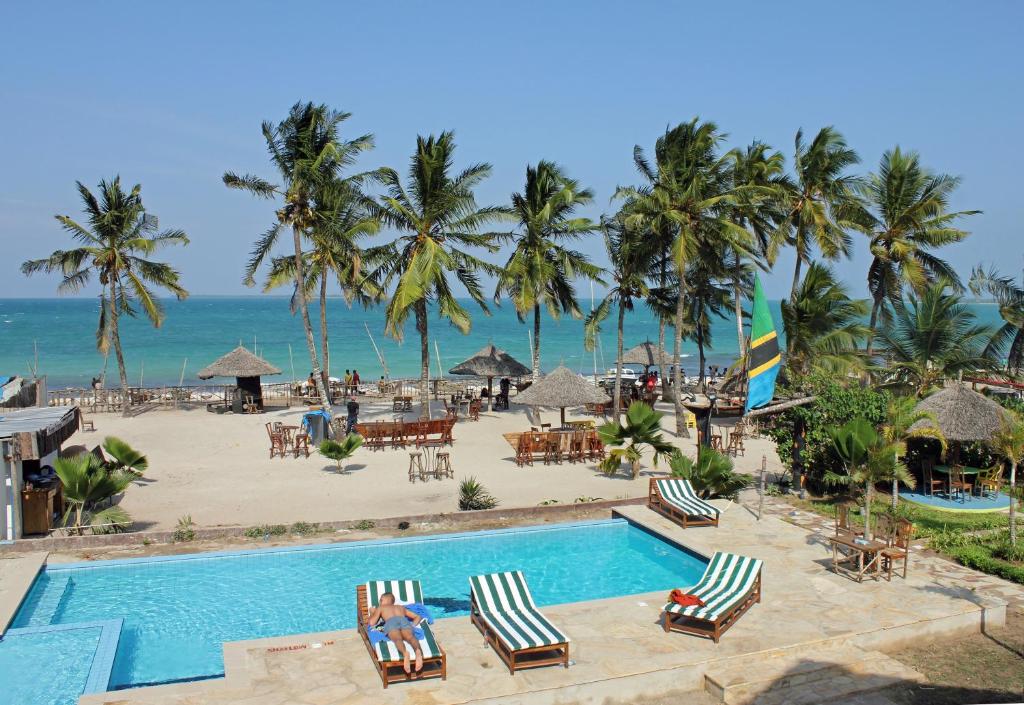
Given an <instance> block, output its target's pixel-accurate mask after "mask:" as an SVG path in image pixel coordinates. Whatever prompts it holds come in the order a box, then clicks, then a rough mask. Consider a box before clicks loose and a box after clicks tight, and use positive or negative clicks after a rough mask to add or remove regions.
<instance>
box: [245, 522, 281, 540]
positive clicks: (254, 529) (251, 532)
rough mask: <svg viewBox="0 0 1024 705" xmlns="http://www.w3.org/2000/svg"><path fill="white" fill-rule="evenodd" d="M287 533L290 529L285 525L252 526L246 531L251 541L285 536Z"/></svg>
mask: <svg viewBox="0 0 1024 705" xmlns="http://www.w3.org/2000/svg"><path fill="white" fill-rule="evenodd" d="M287 533H288V527H286V526H285V525H284V524H261V525H260V526H250V527H249V528H248V529H246V530H245V535H246V536H247V537H249V538H251V539H260V538H269V537H271V536H284V535H285V534H287Z"/></svg>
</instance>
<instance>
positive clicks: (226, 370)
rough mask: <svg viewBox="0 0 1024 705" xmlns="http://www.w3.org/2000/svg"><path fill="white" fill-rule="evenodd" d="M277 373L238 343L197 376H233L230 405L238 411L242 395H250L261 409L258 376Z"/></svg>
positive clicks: (277, 370) (203, 377)
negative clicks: (232, 394)
mask: <svg viewBox="0 0 1024 705" xmlns="http://www.w3.org/2000/svg"><path fill="white" fill-rule="evenodd" d="M279 374H281V370H279V369H278V368H276V367H274V366H273V365H271V364H270V363H269V362H267V361H266V360H264V359H263V358H262V357H258V356H256V355H255V354H253V353H251V352H249V351H248V350H247V349H246V348H245V347H243V346H241V345H239V346H238V347H237V348H235V349H234V350H232V351H231V352H229V353H228V354H227V355H225V356H223V357H221V358H218V359H217V360H215V361H214V362H213V364H211V365H208V366H207V367H204V368H203V369H201V370H199V375H198V377H199V379H210V378H211V377H234V378H235V386H236V390H235V399H234V402H233V404H232V407H233V408H234V409H235V411H236V412H238V411H241V409H242V404H243V403H244V402H245V399H244V397H252V400H253V402H254V403H255V404H256V405H257V406H258V407H259V408H260V409H262V408H263V388H262V387H261V386H260V377H262V376H263V375H279Z"/></svg>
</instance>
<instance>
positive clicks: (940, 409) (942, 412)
mask: <svg viewBox="0 0 1024 705" xmlns="http://www.w3.org/2000/svg"><path fill="white" fill-rule="evenodd" d="M915 409H916V410H917V411H925V412H929V413H931V414H932V415H933V416H934V417H935V424H933V423H932V422H931V421H930V420H929V419H922V420H921V421H918V422H917V423H915V424H914V425H913V426H911V427H910V430H911V431H915V430H918V429H922V428H929V427H931V426H933V425H938V427H939V430H940V431H942V435H944V436H945V437H946V440H947V441H952V442H964V441H987V440H988V439H990V438H991V437H992V436H993V435H995V433H996V431H998V430H999V429H1000V427H1001V426H1002V424H1003V421H1004V420H1005V419H1006V417H1007V414H1006V410H1005V409H1003V407H1001V406H999V404H997V403H996V402H994V401H992V400H991V399H989V398H988V397H986V396H985V395H983V394H979V393H978V392H976V391H974V390H973V389H970V388H968V387H966V386H965V385H963V384H961V383H956V384H954V385H952V386H950V387H946V388H945V389H941V390H939V391H937V392H935V393H934V394H932V395H930V396H928V397H926V398H925V399H923V400H921V402H920V403H919V404H918V405H917V406H916V407H915Z"/></svg>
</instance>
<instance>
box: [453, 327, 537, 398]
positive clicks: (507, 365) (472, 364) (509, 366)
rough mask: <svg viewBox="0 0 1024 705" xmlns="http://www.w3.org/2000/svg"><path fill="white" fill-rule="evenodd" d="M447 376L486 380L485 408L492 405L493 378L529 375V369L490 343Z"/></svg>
mask: <svg viewBox="0 0 1024 705" xmlns="http://www.w3.org/2000/svg"><path fill="white" fill-rule="evenodd" d="M448 373H449V374H453V375H467V376H470V377H486V378H487V406H488V408H490V407H491V406H492V405H493V400H494V394H493V392H492V391H491V384H492V382H493V381H494V378H495V377H521V376H523V375H528V374H530V368H529V367H527V366H526V365H524V364H523V363H521V362H519V360H517V359H515V358H514V357H512V356H511V355H509V354H508V353H507V352H505V351H504V350H502V349H501V348H496V347H494V345H493V344H492V343H488V344H487V346H486V347H484V348H483V349H482V350H480V351H478V352H477V353H476V354H475V355H473V356H472V357H469V358H467V359H465V360H463V361H462V362H460V363H459V364H457V365H456V366H455V367H453V368H451V369H450V370H448Z"/></svg>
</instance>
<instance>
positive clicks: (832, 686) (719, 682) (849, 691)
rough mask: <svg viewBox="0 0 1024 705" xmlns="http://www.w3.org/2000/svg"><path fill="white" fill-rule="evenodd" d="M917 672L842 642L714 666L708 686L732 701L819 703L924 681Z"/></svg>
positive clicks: (736, 704)
mask: <svg viewBox="0 0 1024 705" xmlns="http://www.w3.org/2000/svg"><path fill="white" fill-rule="evenodd" d="M923 681H924V676H922V675H921V674H920V673H918V672H917V671H915V670H913V669H912V668H910V667H909V666H906V665H904V664H902V663H900V662H899V661H896V660H895V659H892V658H890V657H889V656H886V655H885V654H883V653H882V652H880V651H865V650H863V649H858V648H856V647H853V646H838V647H831V648H826V649H822V650H820V651H816V652H812V653H806V654H802V655H794V654H789V653H787V652H785V651H780V652H776V653H769V654H761V655H759V658H758V660H756V661H755V660H750V659H741V660H738V661H734V662H732V663H728V664H722V665H721V666H719V667H717V668H715V667H712V668H711V669H709V670H708V672H707V673H705V674H704V687H705V690H707V692H708V693H710V694H711V695H712V696H713V697H714V698H715V699H716V700H717V701H718V702H721V703H728V705H817V704H818V703H827V702H832V701H834V700H837V699H839V698H842V697H846V696H850V695H855V694H860V693H868V692H871V691H874V690H879V689H881V688H886V687H888V686H891V685H897V684H899V683H921V682H923Z"/></svg>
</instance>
